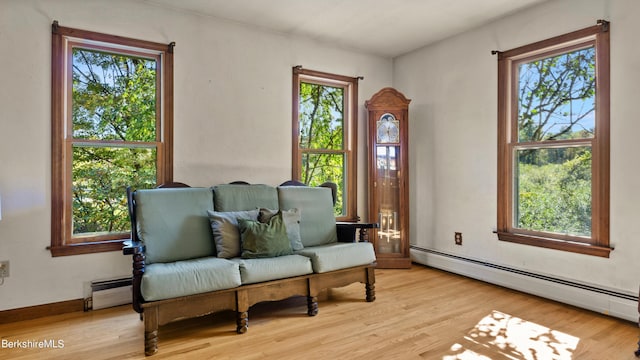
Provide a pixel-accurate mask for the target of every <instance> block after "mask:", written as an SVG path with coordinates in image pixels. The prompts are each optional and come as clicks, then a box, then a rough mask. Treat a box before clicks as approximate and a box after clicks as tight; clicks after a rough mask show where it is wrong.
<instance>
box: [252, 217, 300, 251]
mask: <svg viewBox="0 0 640 360" xmlns="http://www.w3.org/2000/svg"><path fill="white" fill-rule="evenodd" d="M279 212H280V211H279V210H273V209H267V208H260V212H259V213H258V221H260V222H261V223H267V222H269V220H271V218H272V217H273V216H275V215H277V214H278V213H279ZM281 214H282V221H284V227H285V228H287V237H288V238H289V241H290V242H291V249H293V251H298V250H302V249H304V245H302V239H301V238H300V210H298V209H289V210H282V212H281Z"/></svg>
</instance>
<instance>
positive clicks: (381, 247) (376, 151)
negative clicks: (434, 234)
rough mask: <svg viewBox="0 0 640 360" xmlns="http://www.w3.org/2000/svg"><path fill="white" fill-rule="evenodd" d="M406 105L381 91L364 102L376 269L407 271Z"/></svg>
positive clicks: (388, 91)
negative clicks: (367, 131) (366, 112)
mask: <svg viewBox="0 0 640 360" xmlns="http://www.w3.org/2000/svg"><path fill="white" fill-rule="evenodd" d="M409 102H411V100H410V99H407V98H406V97H405V96H404V95H403V94H402V93H400V92H399V91H397V90H395V89H393V88H389V87H387V88H384V89H382V90H380V91H378V92H377V93H376V94H374V95H373V96H372V97H371V99H369V100H368V101H366V102H365V106H366V108H367V111H368V128H369V133H368V136H369V139H368V144H369V147H368V152H369V156H368V158H369V165H368V167H369V221H370V222H377V223H378V224H379V225H380V227H379V228H378V229H372V231H371V232H370V233H369V234H370V235H369V239H370V241H372V242H373V245H374V248H375V251H376V257H377V259H378V260H377V262H378V267H379V268H409V267H411V258H410V255H409V162H408V152H409V151H408V150H409V149H408V145H409V143H408V139H409V137H408V130H409V126H408V121H409V117H408V116H409Z"/></svg>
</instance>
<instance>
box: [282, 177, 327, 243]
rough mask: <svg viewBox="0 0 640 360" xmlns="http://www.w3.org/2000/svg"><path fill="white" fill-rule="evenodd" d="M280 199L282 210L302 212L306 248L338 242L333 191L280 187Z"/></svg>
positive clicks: (304, 187)
mask: <svg viewBox="0 0 640 360" xmlns="http://www.w3.org/2000/svg"><path fill="white" fill-rule="evenodd" d="M278 199H279V203H280V209H282V210H288V209H299V210H300V239H301V240H302V244H303V245H304V247H305V248H306V247H307V246H316V245H324V244H331V243H335V242H337V241H338V237H337V234H336V218H335V215H334V213H333V197H332V196H331V189H329V188H325V187H308V186H280V187H278Z"/></svg>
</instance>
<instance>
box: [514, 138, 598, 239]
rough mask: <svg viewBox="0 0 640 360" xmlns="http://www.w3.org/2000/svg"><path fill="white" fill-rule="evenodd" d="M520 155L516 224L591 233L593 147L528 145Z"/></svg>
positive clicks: (576, 234) (559, 231)
mask: <svg viewBox="0 0 640 360" xmlns="http://www.w3.org/2000/svg"><path fill="white" fill-rule="evenodd" d="M516 157H517V164H516V166H517V169H516V179H515V184H516V189H515V191H516V194H515V195H516V201H517V204H516V223H515V227H517V228H521V229H527V230H535V231H544V232H550V233H559V234H569V235H575V236H587V237H588V236H591V148H590V147H565V148H551V149H526V150H518V151H517V154H516Z"/></svg>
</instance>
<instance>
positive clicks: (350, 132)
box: [292, 67, 358, 220]
mask: <svg viewBox="0 0 640 360" xmlns="http://www.w3.org/2000/svg"><path fill="white" fill-rule="evenodd" d="M293 86H294V94H293V129H294V131H293V134H294V136H293V166H292V169H293V174H292V176H293V179H294V180H298V181H301V182H303V183H305V184H307V185H310V186H318V185H320V184H322V183H323V182H326V181H330V182H333V183H336V184H337V186H338V189H337V200H336V205H335V214H336V217H337V218H338V219H340V220H356V219H357V215H356V197H355V194H356V185H355V184H356V161H355V159H356V151H355V149H356V133H357V131H356V124H357V116H356V115H357V105H356V104H357V98H358V91H357V88H358V83H357V79H356V78H350V77H345V76H339V75H333V74H327V73H321V72H317V71H311V70H305V69H301V68H299V67H296V68H294V69H293Z"/></svg>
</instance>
